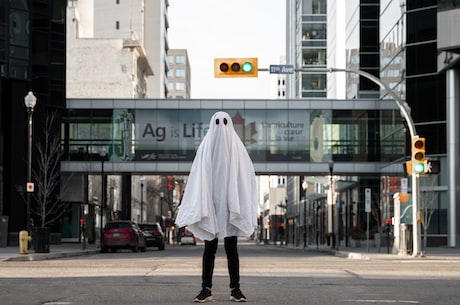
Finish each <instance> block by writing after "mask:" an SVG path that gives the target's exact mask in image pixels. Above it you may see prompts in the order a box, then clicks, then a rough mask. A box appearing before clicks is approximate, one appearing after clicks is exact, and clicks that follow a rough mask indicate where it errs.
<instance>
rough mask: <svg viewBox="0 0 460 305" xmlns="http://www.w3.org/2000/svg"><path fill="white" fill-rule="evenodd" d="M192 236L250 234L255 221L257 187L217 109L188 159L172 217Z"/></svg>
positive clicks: (245, 154)
mask: <svg viewBox="0 0 460 305" xmlns="http://www.w3.org/2000/svg"><path fill="white" fill-rule="evenodd" d="M176 225H177V226H178V227H183V226H188V229H189V230H190V231H192V232H193V233H194V234H195V236H196V237H198V238H200V239H202V240H213V239H215V238H217V237H222V238H223V237H228V236H249V235H251V234H252V233H253V232H254V228H255V226H256V225H257V185H256V177H255V173H254V167H253V164H252V161H251V159H250V157H249V154H248V152H247V150H246V148H245V147H244V145H243V143H242V142H241V139H240V138H239V137H238V134H237V133H236V131H235V129H234V128H233V122H232V118H231V117H230V115H228V114H227V113H226V112H216V113H215V114H214V115H213V116H212V118H211V121H210V124H209V130H208V132H207V133H206V135H205V136H204V138H203V140H202V142H201V143H200V145H199V147H198V150H197V152H196V155H195V159H194V160H193V164H192V168H191V170H190V174H189V178H188V182H187V185H186V187H185V192H184V197H183V199H182V203H181V205H180V207H179V213H178V215H177V218H176Z"/></svg>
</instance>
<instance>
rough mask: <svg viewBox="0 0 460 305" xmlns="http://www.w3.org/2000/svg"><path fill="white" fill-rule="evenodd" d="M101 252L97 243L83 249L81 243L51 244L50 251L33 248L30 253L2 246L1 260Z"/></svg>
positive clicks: (41, 258) (37, 259)
mask: <svg viewBox="0 0 460 305" xmlns="http://www.w3.org/2000/svg"><path fill="white" fill-rule="evenodd" d="M97 252H99V249H98V247H97V245H86V247H85V249H83V247H82V245H81V244H79V243H62V244H60V245H50V252H49V253H35V252H34V250H33V249H30V250H29V251H28V254H19V247H18V246H16V247H4V248H0V262H2V261H39V260H45V259H56V258H63V257H71V256H80V255H89V254H93V253H97Z"/></svg>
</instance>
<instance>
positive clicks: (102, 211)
mask: <svg viewBox="0 0 460 305" xmlns="http://www.w3.org/2000/svg"><path fill="white" fill-rule="evenodd" d="M99 156H100V157H101V161H102V163H101V203H100V209H101V224H100V226H101V227H100V230H101V236H100V237H99V238H100V240H99V244H100V245H101V247H102V232H103V228H104V226H103V225H102V222H103V219H104V207H105V177H104V160H105V157H106V156H107V150H106V149H105V147H102V148H101V149H100V150H99Z"/></svg>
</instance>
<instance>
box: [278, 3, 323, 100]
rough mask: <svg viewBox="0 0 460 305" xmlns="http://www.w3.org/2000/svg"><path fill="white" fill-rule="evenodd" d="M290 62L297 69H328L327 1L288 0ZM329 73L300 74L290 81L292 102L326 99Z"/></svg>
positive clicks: (288, 55) (288, 51)
mask: <svg viewBox="0 0 460 305" xmlns="http://www.w3.org/2000/svg"><path fill="white" fill-rule="evenodd" d="M286 3H287V7H286V20H287V26H286V62H287V63H288V64H294V65H295V67H296V68H326V65H327V63H326V57H327V50H326V47H327V23H326V22H327V15H326V13H327V5H326V4H327V1H326V0H288V1H287V2H286ZM326 79H327V75H326V72H299V73H296V74H295V76H294V77H290V78H288V80H287V81H288V84H287V85H288V86H287V97H288V98H295V97H297V98H325V97H326V96H327V83H326Z"/></svg>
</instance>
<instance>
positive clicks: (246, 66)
mask: <svg viewBox="0 0 460 305" xmlns="http://www.w3.org/2000/svg"><path fill="white" fill-rule="evenodd" d="M241 70H243V72H245V73H250V72H251V71H252V64H251V63H250V62H245V63H244V64H243V66H242V67H241Z"/></svg>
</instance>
